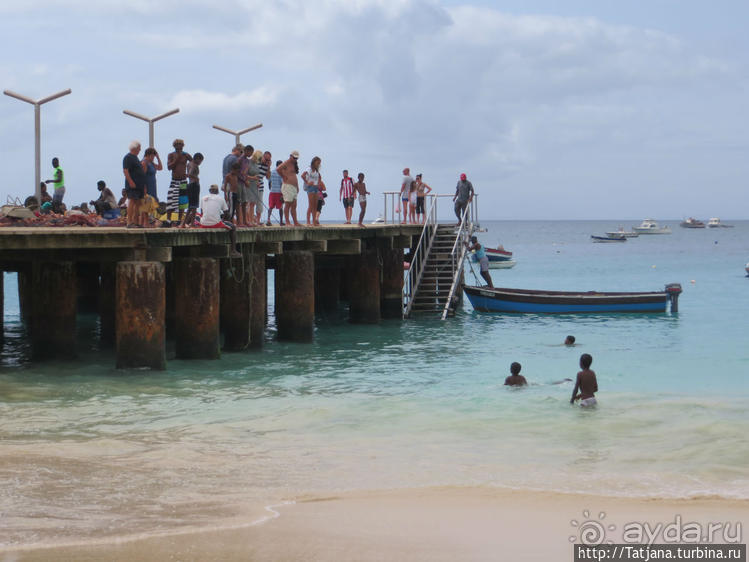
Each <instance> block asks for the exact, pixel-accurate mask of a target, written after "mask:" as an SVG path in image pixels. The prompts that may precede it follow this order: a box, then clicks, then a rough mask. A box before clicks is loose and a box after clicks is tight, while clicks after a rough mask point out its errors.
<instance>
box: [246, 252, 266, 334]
mask: <svg viewBox="0 0 749 562" xmlns="http://www.w3.org/2000/svg"><path fill="white" fill-rule="evenodd" d="M247 273H248V275H250V276H251V281H250V302H251V304H250V347H254V348H259V347H262V346H263V341H264V340H265V319H266V317H267V314H266V312H267V310H268V271H267V269H266V267H265V254H250V264H249V268H248V270H247Z"/></svg>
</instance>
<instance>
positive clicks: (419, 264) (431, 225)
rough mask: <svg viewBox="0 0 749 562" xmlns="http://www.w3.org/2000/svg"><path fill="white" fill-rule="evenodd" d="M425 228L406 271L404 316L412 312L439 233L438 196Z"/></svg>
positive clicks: (430, 205)
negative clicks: (426, 265) (428, 259)
mask: <svg viewBox="0 0 749 562" xmlns="http://www.w3.org/2000/svg"><path fill="white" fill-rule="evenodd" d="M399 195H400V194H399ZM425 216H426V219H425V222H424V228H422V229H421V236H420V237H419V243H418V244H416V250H414V252H413V258H412V259H411V265H410V267H409V268H408V271H407V272H406V279H405V281H404V282H403V317H404V318H408V316H409V315H410V314H411V308H412V307H413V303H414V298H415V297H416V290H417V288H418V287H419V283H420V282H421V276H422V275H423V273H424V264H425V263H426V261H427V258H428V257H429V252H430V251H431V249H432V243H433V242H434V237H435V236H436V235H437V197H434V196H432V198H431V201H430V202H429V210H428V211H427V212H426V215H425Z"/></svg>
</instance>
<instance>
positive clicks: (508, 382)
mask: <svg viewBox="0 0 749 562" xmlns="http://www.w3.org/2000/svg"><path fill="white" fill-rule="evenodd" d="M520 369H522V367H521V365H520V363H518V362H517V361H515V362H513V363H512V365H510V373H511V374H510V376H509V377H507V378H506V379H505V386H528V381H527V380H525V377H524V376H523V375H521V374H520Z"/></svg>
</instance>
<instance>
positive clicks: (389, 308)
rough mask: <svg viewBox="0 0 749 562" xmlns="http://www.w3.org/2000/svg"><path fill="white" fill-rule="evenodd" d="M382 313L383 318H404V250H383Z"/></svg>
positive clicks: (381, 254)
mask: <svg viewBox="0 0 749 562" xmlns="http://www.w3.org/2000/svg"><path fill="white" fill-rule="evenodd" d="M380 258H381V259H382V283H381V284H380V312H381V314H382V317H383V318H402V317H403V250H402V249H400V248H396V249H392V248H388V249H381V250H380Z"/></svg>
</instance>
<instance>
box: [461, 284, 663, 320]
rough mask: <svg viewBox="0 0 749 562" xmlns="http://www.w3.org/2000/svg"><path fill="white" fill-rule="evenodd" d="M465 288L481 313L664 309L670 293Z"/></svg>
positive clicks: (647, 310) (653, 310)
mask: <svg viewBox="0 0 749 562" xmlns="http://www.w3.org/2000/svg"><path fill="white" fill-rule="evenodd" d="M463 290H464V291H465V293H466V296H467V297H468V300H469V301H470V302H471V305H472V306H473V308H474V309H476V310H478V311H480V312H518V313H540V314H580V313H601V312H617V313H627V312H629V313H631V312H665V311H666V306H667V304H668V301H669V295H668V293H667V292H665V291H659V292H644V293H598V292H594V291H591V292H587V293H579V292H567V291H535V290H524V289H504V288H502V289H490V288H488V287H473V286H465V287H463Z"/></svg>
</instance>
